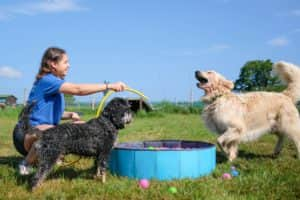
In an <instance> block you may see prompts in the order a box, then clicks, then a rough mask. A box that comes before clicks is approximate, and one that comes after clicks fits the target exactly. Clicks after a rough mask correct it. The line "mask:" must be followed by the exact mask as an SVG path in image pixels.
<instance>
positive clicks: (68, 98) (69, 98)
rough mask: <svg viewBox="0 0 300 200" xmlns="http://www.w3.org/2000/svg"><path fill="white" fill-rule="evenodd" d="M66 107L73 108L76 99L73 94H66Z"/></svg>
mask: <svg viewBox="0 0 300 200" xmlns="http://www.w3.org/2000/svg"><path fill="white" fill-rule="evenodd" d="M64 96H65V105H66V107H68V106H73V105H74V104H75V97H74V96H73V95H71V94H65V95H64Z"/></svg>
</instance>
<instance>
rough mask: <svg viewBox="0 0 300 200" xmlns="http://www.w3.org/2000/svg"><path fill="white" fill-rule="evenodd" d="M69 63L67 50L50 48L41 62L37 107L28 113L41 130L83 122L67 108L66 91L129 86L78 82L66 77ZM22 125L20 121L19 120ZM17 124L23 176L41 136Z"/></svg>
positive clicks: (31, 98)
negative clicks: (64, 121) (69, 80)
mask: <svg viewBox="0 0 300 200" xmlns="http://www.w3.org/2000/svg"><path fill="white" fill-rule="evenodd" d="M69 67H70V64H69V60H68V55H67V53H66V51H65V50H63V49H60V48H57V47H50V48H48V49H47V50H46V51H45V53H44V55H43V57H42V61H41V65H40V69H39V72H38V74H37V75H36V79H35V82H34V84H33V87H32V89H31V91H30V94H29V98H28V104H31V103H32V102H34V107H33V109H32V111H31V113H30V115H29V122H30V126H31V127H33V128H35V129H38V130H40V131H43V130H46V129H49V128H51V127H53V126H56V125H57V124H59V122H60V120H61V119H71V120H73V122H74V123H84V122H83V121H80V117H79V115H78V114H77V113H75V112H67V111H64V94H71V95H79V96H84V95H89V94H94V93H97V92H103V91H106V90H108V89H110V90H114V91H116V92H120V91H123V90H124V89H125V88H126V87H127V86H126V85H125V84H124V83H123V82H116V83H111V84H108V83H105V84H98V83H97V84H75V83H70V82H66V81H65V80H64V78H65V76H66V75H67V73H68V70H69ZM18 124H20V122H19V123H18ZM18 124H17V125H16V128H15V130H17V131H14V144H15V146H16V148H17V150H18V151H19V152H20V153H22V154H23V155H26V158H25V159H24V160H23V161H21V163H20V164H19V172H20V174H22V175H26V174H29V173H30V170H29V165H31V164H33V163H34V162H35V160H36V154H35V150H34V148H31V147H32V146H33V143H34V142H35V141H36V140H37V139H38V137H37V135H36V134H26V133H23V132H24V131H23V132H22V131H21V128H20V127H18Z"/></svg>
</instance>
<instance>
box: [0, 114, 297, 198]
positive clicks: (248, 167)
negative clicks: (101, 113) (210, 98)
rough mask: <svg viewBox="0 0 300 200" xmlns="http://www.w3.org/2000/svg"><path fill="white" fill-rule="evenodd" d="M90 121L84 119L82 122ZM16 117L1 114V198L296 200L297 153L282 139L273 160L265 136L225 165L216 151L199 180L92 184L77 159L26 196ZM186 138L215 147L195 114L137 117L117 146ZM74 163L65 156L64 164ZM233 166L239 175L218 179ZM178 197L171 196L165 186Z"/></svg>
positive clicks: (86, 165) (88, 168) (86, 166)
mask: <svg viewBox="0 0 300 200" xmlns="http://www.w3.org/2000/svg"><path fill="white" fill-rule="evenodd" d="M91 117H92V116H90V115H85V116H84V118H85V119H89V118H91ZM16 119H17V112H14V111H11V110H8V109H7V110H4V111H1V110H0V199H22V200H24V199H108V200H111V199H141V200H147V199H151V200H152V199H180V200H185V199H268V200H270V199H289V200H292V199H300V160H298V159H296V148H295V146H294V144H292V143H291V141H290V140H286V142H285V144H284V148H283V151H282V153H281V155H280V156H279V157H278V158H272V157H271V153H272V150H273V148H274V145H275V142H276V138H275V136H272V135H267V136H264V137H262V138H260V139H259V140H258V141H256V142H251V143H247V144H242V145H240V149H239V150H240V151H239V157H238V159H236V160H235V161H234V162H233V163H229V162H227V161H226V159H225V158H224V156H223V154H222V153H221V152H219V150H218V151H217V166H216V169H215V170H214V172H213V173H212V174H210V175H209V176H206V177H202V178H198V179H182V180H173V181H157V180H151V181H150V187H149V188H148V189H146V190H143V189H140V188H139V187H138V181H137V180H132V179H128V178H125V177H117V176H113V175H111V174H109V173H108V176H107V182H106V183H105V184H102V183H101V182H99V181H95V180H93V173H94V171H93V168H92V167H93V160H92V159H89V158H84V159H80V160H79V161H78V162H76V163H75V164H74V165H72V166H65V167H55V169H54V170H53V171H52V173H51V174H50V176H49V177H48V179H47V180H46V181H45V182H44V183H43V185H42V187H41V188H39V189H38V190H37V191H35V192H33V193H31V192H29V191H28V181H29V179H30V178H31V176H30V175H29V176H19V175H18V173H17V170H16V169H17V164H18V162H19V161H20V160H21V159H22V157H21V156H20V155H19V154H18V153H17V152H16V150H15V149H14V147H13V144H12V139H11V138H12V135H11V133H12V129H13V126H14V124H15V122H16ZM152 139H185V140H201V141H207V142H212V143H215V140H216V135H214V134H212V133H210V132H209V131H208V130H207V129H206V128H205V127H204V125H203V123H202V121H201V119H200V117H199V115H196V114H157V115H149V116H143V115H142V116H138V117H136V118H135V120H134V122H133V123H132V124H131V125H130V126H128V127H127V128H126V129H124V130H122V131H120V134H119V142H128V141H140V140H152ZM76 159H78V157H77V156H72V155H70V156H67V157H66V160H67V162H71V161H74V160H76ZM232 165H234V166H235V167H236V168H237V170H238V171H239V173H240V174H239V176H237V177H234V178H233V179H231V180H222V178H221V176H222V174H223V173H225V172H230V167H231V166H232ZM171 186H173V187H176V188H177V193H174V194H173V193H170V192H169V191H168V188H169V187H171Z"/></svg>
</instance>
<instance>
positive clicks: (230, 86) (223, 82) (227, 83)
mask: <svg viewBox="0 0 300 200" xmlns="http://www.w3.org/2000/svg"><path fill="white" fill-rule="evenodd" d="M220 84H221V85H222V86H223V87H225V88H227V89H228V90H232V89H233V88H234V84H233V82H232V81H229V80H226V79H225V78H224V77H221V78H220Z"/></svg>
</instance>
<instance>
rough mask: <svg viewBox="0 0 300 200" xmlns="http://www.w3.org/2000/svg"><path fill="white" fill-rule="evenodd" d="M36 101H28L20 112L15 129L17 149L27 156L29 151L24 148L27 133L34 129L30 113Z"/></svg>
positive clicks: (14, 135)
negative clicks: (30, 120)
mask: <svg viewBox="0 0 300 200" xmlns="http://www.w3.org/2000/svg"><path fill="white" fill-rule="evenodd" d="M35 103H36V102H32V103H28V104H27V105H26V106H25V107H24V108H23V109H22V110H21V112H20V114H19V117H18V123H17V124H16V126H15V128H14V131H13V142H14V145H15V148H16V150H17V151H18V152H19V153H21V154H22V155H24V156H26V155H27V153H28V152H27V151H26V150H25V148H24V138H25V135H26V134H27V133H28V132H30V131H29V130H31V129H32V127H31V125H30V122H29V118H30V113H31V112H32V109H33V107H34V105H35Z"/></svg>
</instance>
